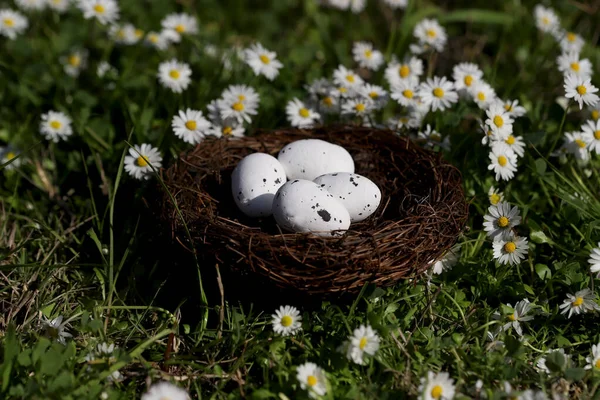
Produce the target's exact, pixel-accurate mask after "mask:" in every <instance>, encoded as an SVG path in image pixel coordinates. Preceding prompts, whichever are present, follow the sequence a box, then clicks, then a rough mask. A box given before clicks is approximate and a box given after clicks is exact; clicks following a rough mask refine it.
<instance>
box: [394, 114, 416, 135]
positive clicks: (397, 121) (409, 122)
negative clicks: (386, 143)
mask: <svg viewBox="0 0 600 400" xmlns="http://www.w3.org/2000/svg"><path fill="white" fill-rule="evenodd" d="M420 125H421V121H420V119H418V118H417V117H415V116H413V115H400V116H398V117H393V118H390V119H388V120H387V122H386V126H388V127H389V128H390V129H392V130H395V131H398V130H400V129H402V128H417V127H419V126H420Z"/></svg>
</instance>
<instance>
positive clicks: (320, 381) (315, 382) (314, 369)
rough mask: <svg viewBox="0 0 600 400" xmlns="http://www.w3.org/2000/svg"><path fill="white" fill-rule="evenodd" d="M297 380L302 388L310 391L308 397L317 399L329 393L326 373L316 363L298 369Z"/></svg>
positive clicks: (303, 365) (309, 363)
mask: <svg viewBox="0 0 600 400" xmlns="http://www.w3.org/2000/svg"><path fill="white" fill-rule="evenodd" d="M296 379H298V382H300V387H301V388H302V389H303V390H307V391H308V395H309V396H310V397H311V398H313V399H316V398H317V397H319V396H323V395H324V394H325V393H326V392H327V381H326V378H325V372H324V371H323V370H322V369H321V368H319V367H318V366H317V364H315V363H311V362H307V363H304V364H302V365H299V366H298V368H297V373H296Z"/></svg>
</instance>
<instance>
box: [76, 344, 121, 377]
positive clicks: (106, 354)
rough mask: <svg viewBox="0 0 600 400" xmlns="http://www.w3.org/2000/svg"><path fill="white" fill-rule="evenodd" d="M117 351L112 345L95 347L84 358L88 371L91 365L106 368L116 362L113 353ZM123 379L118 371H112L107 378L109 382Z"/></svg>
mask: <svg viewBox="0 0 600 400" xmlns="http://www.w3.org/2000/svg"><path fill="white" fill-rule="evenodd" d="M117 351H118V349H117V348H116V347H115V345H114V344H113V343H111V344H110V345H108V344H106V343H100V344H98V345H97V346H96V348H95V349H93V350H92V351H90V352H89V353H88V354H86V356H85V360H86V361H87V362H88V363H89V364H90V365H89V366H88V370H89V369H91V366H92V365H103V366H104V367H107V366H109V365H111V364H113V363H115V362H116V361H117V357H116V356H115V353H116V352H117ZM122 378H123V376H122V375H121V373H120V372H119V371H114V372H113V373H112V374H111V375H109V376H108V378H107V379H108V380H109V381H112V382H114V381H119V380H121V379H122Z"/></svg>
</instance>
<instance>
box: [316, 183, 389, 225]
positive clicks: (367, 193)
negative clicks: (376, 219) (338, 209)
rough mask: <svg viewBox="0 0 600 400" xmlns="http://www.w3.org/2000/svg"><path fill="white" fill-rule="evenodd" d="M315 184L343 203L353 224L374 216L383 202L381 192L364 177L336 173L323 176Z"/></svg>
mask: <svg viewBox="0 0 600 400" xmlns="http://www.w3.org/2000/svg"><path fill="white" fill-rule="evenodd" d="M314 182H315V183H316V184H317V185H319V186H320V187H321V188H323V189H325V190H327V191H328V192H329V193H331V194H332V195H333V196H334V197H335V198H336V199H338V200H339V201H341V202H342V204H343V205H344V207H346V209H347V210H348V213H349V214H350V219H351V220H352V222H359V221H362V220H363V219H365V218H367V217H368V216H370V215H371V214H373V213H374V212H375V210H377V207H379V203H380V202H381V190H379V188H378V187H377V185H376V184H374V183H373V181H371V180H370V179H369V178H365V177H364V176H362V175H358V174H350V173H347V172H336V173H334V174H325V175H321V176H319V177H318V178H317V179H315V180H314Z"/></svg>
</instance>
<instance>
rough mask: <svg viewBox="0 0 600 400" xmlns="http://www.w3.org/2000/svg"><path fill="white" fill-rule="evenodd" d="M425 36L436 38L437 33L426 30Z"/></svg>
mask: <svg viewBox="0 0 600 400" xmlns="http://www.w3.org/2000/svg"><path fill="white" fill-rule="evenodd" d="M427 36H429V37H430V38H432V39H433V38H434V37H436V36H437V32H436V31H435V30H433V29H427Z"/></svg>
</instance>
